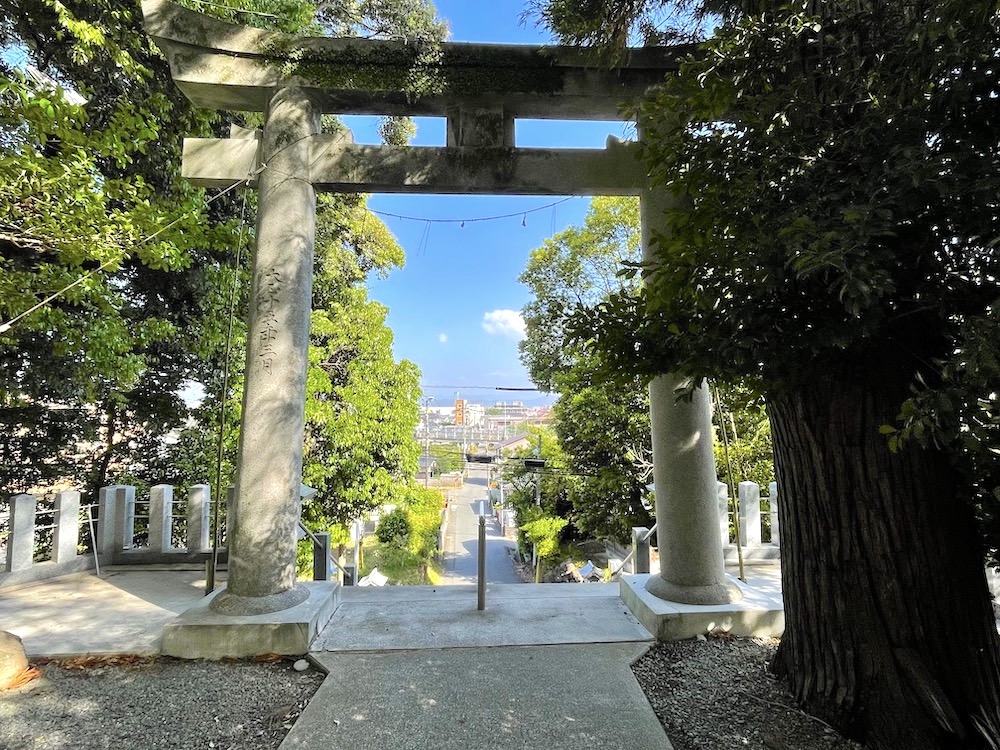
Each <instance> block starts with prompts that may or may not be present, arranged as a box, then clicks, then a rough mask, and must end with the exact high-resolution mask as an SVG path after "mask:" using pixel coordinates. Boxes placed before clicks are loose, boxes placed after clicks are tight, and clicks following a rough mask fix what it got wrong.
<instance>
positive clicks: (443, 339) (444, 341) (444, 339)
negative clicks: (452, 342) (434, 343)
mask: <svg viewBox="0 0 1000 750" xmlns="http://www.w3.org/2000/svg"><path fill="white" fill-rule="evenodd" d="M438 341H440V342H441V343H442V344H447V343H448V334H447V333H439V334H438Z"/></svg>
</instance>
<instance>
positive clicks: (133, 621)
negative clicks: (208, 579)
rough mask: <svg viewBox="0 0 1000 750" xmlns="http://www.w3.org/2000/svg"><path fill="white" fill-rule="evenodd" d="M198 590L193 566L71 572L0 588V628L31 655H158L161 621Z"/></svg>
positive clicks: (201, 583)
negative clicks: (158, 569)
mask: <svg viewBox="0 0 1000 750" xmlns="http://www.w3.org/2000/svg"><path fill="white" fill-rule="evenodd" d="M224 580H225V574H224V573H223V574H222V576H221V580H220V582H221V581H224ZM204 591H205V574H204V573H203V572H201V571H194V570H191V571H184V570H170V571H165V570H161V571H157V570H150V569H148V568H144V569H143V570H139V571H137V570H133V569H121V568H116V569H111V570H110V571H103V572H102V575H101V576H100V577H98V576H96V575H95V574H93V573H77V574H74V575H69V576H64V577H62V578H55V579H52V580H49V581H42V582H40V583H33V584H30V585H25V586H21V587H18V588H12V589H4V590H3V591H0V629H2V630H8V631H10V632H12V633H14V634H15V635H18V636H20V637H21V639H22V640H23V641H24V648H25V651H26V652H27V654H28V656H31V657H35V656H82V655H86V654H93V655H99V654H157V653H159V651H160V638H161V635H162V633H163V626H164V624H166V623H167V622H169V621H170V620H173V619H174V618H175V617H176V616H177V615H179V614H180V613H181V612H183V611H185V610H186V609H188V608H190V607H192V606H194V605H195V604H196V603H197V602H198V601H199V600H200V599H201V598H202V597H203V596H204Z"/></svg>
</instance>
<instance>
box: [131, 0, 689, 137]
mask: <svg viewBox="0 0 1000 750" xmlns="http://www.w3.org/2000/svg"><path fill="white" fill-rule="evenodd" d="M142 10H143V15H144V18H145V27H146V30H147V31H148V33H149V35H150V36H151V37H152V38H153V39H154V40H155V41H156V43H157V45H158V46H159V47H160V49H161V50H162V51H163V53H164V54H165V55H166V57H167V59H168V60H169V62H170V68H171V72H172V75H173V78H174V81H175V82H176V83H177V85H178V86H179V87H180V88H181V90H182V91H183V92H184V93H185V95H186V96H187V97H188V98H189V99H191V101H192V102H193V103H194V104H196V105H198V106H201V107H205V108H208V109H219V110H240V111H257V112H262V111H264V110H265V108H266V106H267V103H268V101H269V100H270V97H271V95H272V93H273V92H274V90H275V89H277V88H281V87H285V86H297V87H301V88H305V89H307V90H309V91H311V92H313V94H314V95H315V96H316V99H317V102H318V105H319V106H320V107H321V108H322V109H323V111H324V112H328V113H333V114H374V115H415V116H420V115H426V116H439V117H443V116H450V115H451V113H452V110H453V108H455V107H456V106H461V107H468V106H473V107H474V106H483V105H486V106H489V107H490V108H502V109H503V112H504V114H505V115H506V116H507V117H510V118H517V117H525V118H539V119H583V120H605V119H618V118H619V117H620V116H621V115H620V107H621V104H622V103H623V102H624V101H626V100H628V99H630V98H633V97H637V96H641V95H642V94H643V93H644V92H645V91H646V89H648V88H649V87H650V86H652V85H655V84H657V83H659V82H661V81H662V80H663V78H664V76H665V75H666V74H667V73H668V72H671V71H676V70H677V67H678V59H679V58H680V57H681V56H682V55H683V54H685V53H686V52H688V51H690V49H691V48H690V47H687V46H677V47H646V48H637V49H630V50H628V51H626V53H625V54H624V56H623V57H622V59H621V61H620V62H619V63H618V64H617V65H616V66H615V67H614V68H612V69H608V68H607V67H603V66H601V65H600V64H599V62H598V61H597V60H596V59H595V56H594V53H593V51H592V50H587V49H585V48H579V47H554V46H528V45H500V44H471V43H462V42H444V43H442V44H440V45H435V47H434V48H433V50H430V51H429V50H426V49H423V50H422V49H421V48H420V47H418V46H417V45H414V44H408V43H405V42H399V41H386V40H375V39H353V38H352V39H343V38H342V39H334V38H325V37H296V36H291V35H288V34H282V33H277V32H271V31H264V30H261V29H255V28H250V27H246V26H240V25H236V24H231V23H226V22H224V21H221V20H218V19H215V18H211V17H209V16H205V15H203V14H201V13H198V12H195V11H192V10H189V9H187V8H184V7H182V6H180V5H177V4H175V3H172V2H169V0H143V3H142ZM415 72H419V74H420V75H421V77H422V78H424V79H426V85H423V84H419V83H418V84H416V85H415V84H414V73H415Z"/></svg>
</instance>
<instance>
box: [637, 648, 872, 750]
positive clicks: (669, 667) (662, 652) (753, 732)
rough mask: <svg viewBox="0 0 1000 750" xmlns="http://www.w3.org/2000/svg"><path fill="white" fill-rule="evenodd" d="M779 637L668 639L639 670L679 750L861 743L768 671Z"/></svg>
mask: <svg viewBox="0 0 1000 750" xmlns="http://www.w3.org/2000/svg"><path fill="white" fill-rule="evenodd" d="M776 647H777V641H764V640H757V639H743V638H709V639H708V640H704V641H703V640H690V641H675V642H672V643H660V644H657V645H655V646H654V647H653V648H651V649H650V650H649V652H648V653H647V654H646V655H645V656H643V657H642V658H641V659H639V660H638V661H637V662H636V663H635V664H634V665H633V666H632V671H633V672H634V673H635V676H636V679H637V680H639V684H640V685H641V686H642V689H643V692H645V693H646V698H648V699H649V702H650V704H651V705H652V706H653V710H654V711H656V715H657V716H658V717H659V718H660V723H661V724H663V728H664V729H665V730H666V732H667V736H668V737H670V741H671V743H672V744H673V746H674V750H721V749H722V748H744V749H745V750H856V749H857V748H860V747H861V746H860V745H857V744H855V743H853V742H850V741H848V740H846V739H844V738H843V737H841V736H840V735H839V734H837V733H836V732H835V731H834V730H832V729H831V728H829V727H828V726H827V725H826V724H824V723H822V722H820V721H819V720H818V719H815V718H813V717H811V716H809V715H807V714H806V713H804V712H803V711H800V710H799V709H797V708H795V707H794V702H793V701H792V698H791V696H789V695H788V694H787V693H786V692H785V690H784V688H783V687H782V686H781V684H780V683H778V682H777V681H776V680H775V679H774V678H773V677H772V676H771V675H770V673H769V672H768V671H767V663H768V662H769V661H770V660H771V658H772V657H773V656H774V651H775V648H776Z"/></svg>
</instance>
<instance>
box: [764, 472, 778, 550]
mask: <svg viewBox="0 0 1000 750" xmlns="http://www.w3.org/2000/svg"><path fill="white" fill-rule="evenodd" d="M767 491H768V492H769V493H770V495H771V498H770V499H771V544H773V545H774V546H775V547H780V546H781V535H780V534H779V533H778V483H777V482H771V483H770V484H769V485H768V486H767Z"/></svg>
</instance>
